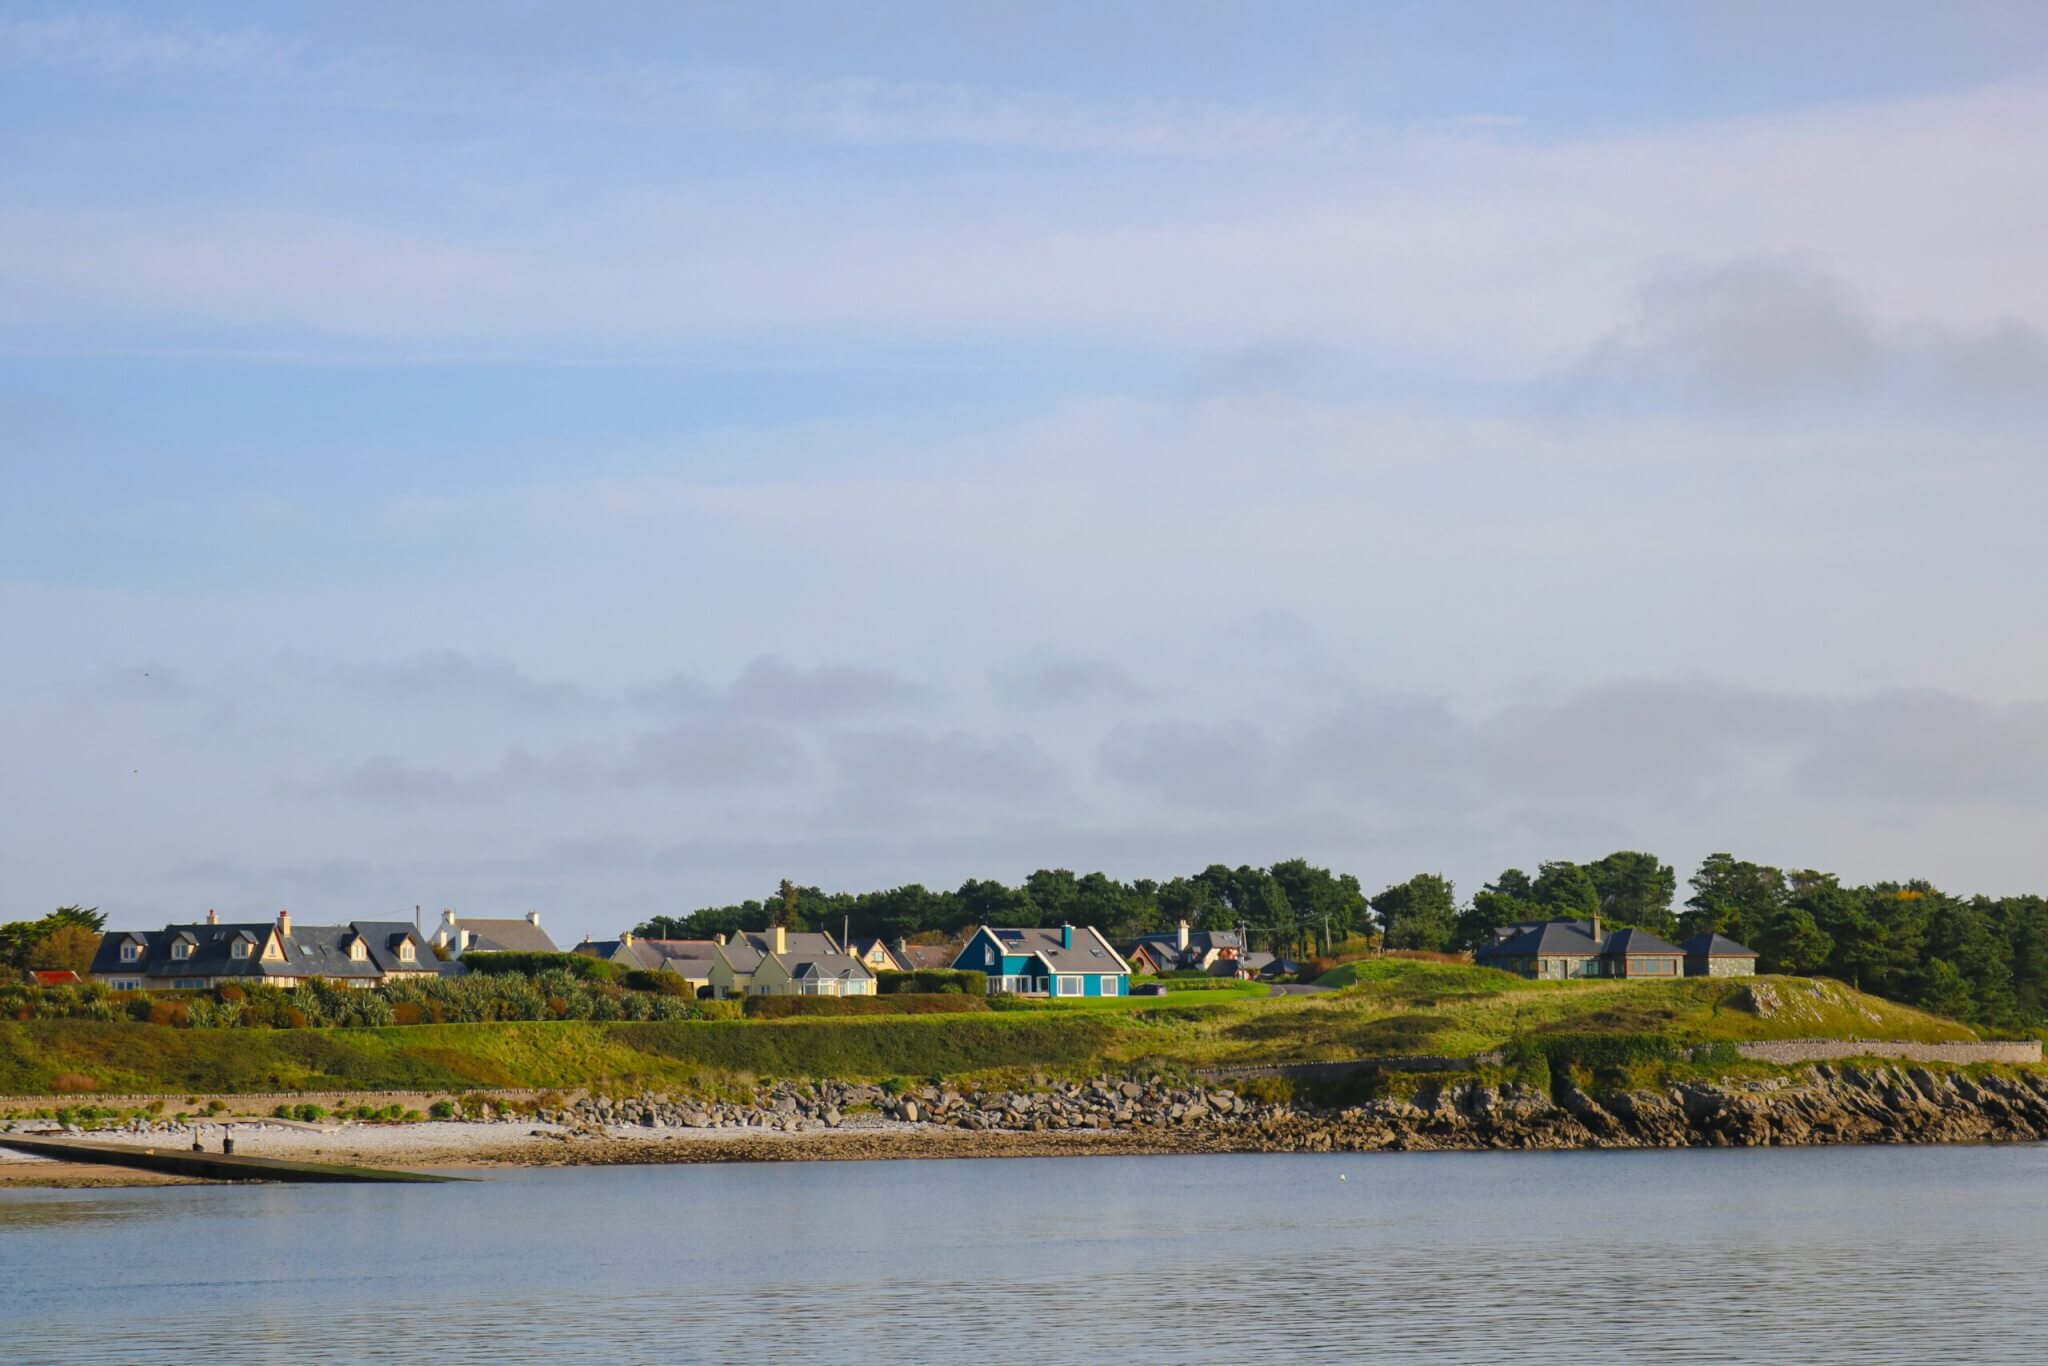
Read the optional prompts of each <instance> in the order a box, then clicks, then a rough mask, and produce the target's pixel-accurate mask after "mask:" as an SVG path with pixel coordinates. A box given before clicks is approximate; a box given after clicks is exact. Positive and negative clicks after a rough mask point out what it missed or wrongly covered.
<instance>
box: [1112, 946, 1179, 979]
mask: <svg viewBox="0 0 2048 1366" xmlns="http://www.w3.org/2000/svg"><path fill="white" fill-rule="evenodd" d="M1123 954H1124V961H1125V962H1126V963H1129V964H1130V965H1131V971H1132V972H1133V973H1141V974H1144V975H1145V976H1152V977H1156V976H1157V975H1159V974H1160V973H1162V972H1172V971H1173V970H1174V964H1175V963H1177V962H1179V961H1180V959H1179V955H1177V954H1176V953H1175V952H1174V949H1173V941H1172V940H1168V941H1167V942H1166V943H1164V944H1155V943H1151V942H1149V941H1147V940H1143V939H1140V940H1139V941H1138V942H1137V943H1135V944H1132V945H1131V946H1129V947H1128V948H1126V949H1125V950H1124V951H1123Z"/></svg>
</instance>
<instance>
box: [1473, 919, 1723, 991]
mask: <svg viewBox="0 0 2048 1366" xmlns="http://www.w3.org/2000/svg"><path fill="white" fill-rule="evenodd" d="M1729 943H1730V946H1731V947H1732V948H1735V949H1739V950H1741V951H1742V952H1743V953H1748V950H1746V949H1742V946H1741V945H1739V944H1734V943H1733V941H1729ZM1751 957H1752V959H1753V958H1754V955H1751ZM1472 961H1473V962H1475V963H1477V964H1479V965H1480V966H1481V967H1489V968H1499V969H1501V970H1502V971H1505V972H1512V973H1514V974H1516V975H1517V976H1520V977H1531V978H1543V979H1550V980H1565V979H1576V978H1585V977H1624V978H1632V979H1633V978H1672V977H1681V976H1687V975H1704V974H1703V973H1693V971H1692V968H1691V964H1690V958H1689V955H1688V952H1687V950H1685V949H1681V948H1680V947H1678V946H1677V945H1676V944H1668V943H1666V942H1665V941H1663V940H1662V939H1659V938H1658V937H1657V936H1656V935H1654V934H1651V933H1650V932H1649V931H1648V930H1637V929H1624V930H1615V931H1614V932H1612V933H1611V934H1603V933H1602V932H1601V929H1600V917H1599V916H1597V915H1596V916H1594V917H1593V918H1592V919H1591V920H1535V921H1524V922H1522V923H1520V924H1515V925H1502V926H1499V927H1498V928H1496V929H1495V930H1494V931H1493V938H1492V939H1491V940H1489V941H1488V942H1487V943H1484V944H1481V945H1480V946H1479V948H1478V949H1476V950H1475V951H1474V952H1473V954H1472ZM1703 961H1704V960H1703Z"/></svg>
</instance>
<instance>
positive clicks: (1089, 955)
mask: <svg viewBox="0 0 2048 1366" xmlns="http://www.w3.org/2000/svg"><path fill="white" fill-rule="evenodd" d="M981 928H982V929H983V930H987V931H988V932H989V933H990V934H992V935H994V936H995V937H996V940H997V942H998V943H1000V944H1001V945H1002V946H1003V953H1004V955H1005V956H1016V955H1020V954H1022V955H1028V956H1033V957H1037V958H1039V959H1042V960H1043V961H1044V962H1045V964H1046V965H1047V966H1048V967H1050V968H1051V969H1052V970H1053V971H1054V972H1056V973H1060V972H1094V973H1103V972H1111V973H1118V974H1121V975H1128V974H1129V973H1130V970H1131V969H1130V965H1129V964H1128V963H1126V962H1124V960H1123V959H1122V958H1121V957H1120V956H1118V954H1117V951H1116V950H1115V949H1113V948H1111V947H1110V946H1109V941H1108V940H1107V939H1104V938H1103V937H1102V932H1101V931H1100V930H1097V929H1096V928H1095V927H1094V926H1093V925H1076V926H1074V927H1073V930H1074V943H1073V946H1072V947H1071V948H1069V947H1066V946H1064V945H1062V944H1061V943H1060V931H1061V927H1060V926H1057V925H1054V926H1050V927H1039V926H1033V927H1032V928H1030V929H995V928H993V927H991V926H988V925H983V926H982V927H981ZM977 933H978V932H977ZM969 942H970V943H971V942H972V941H971V940H970V941H969ZM966 951H967V950H966V946H965V945H962V946H961V950H960V953H961V954H963V955H964V954H965V953H966ZM954 961H955V962H958V961H959V957H958V956H956V957H955V959H954ZM977 970H979V969H977Z"/></svg>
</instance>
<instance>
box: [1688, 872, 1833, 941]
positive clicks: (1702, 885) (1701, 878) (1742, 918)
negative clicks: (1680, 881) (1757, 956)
mask: <svg viewBox="0 0 2048 1366" xmlns="http://www.w3.org/2000/svg"><path fill="white" fill-rule="evenodd" d="M1784 904H1785V875H1784V874H1783V873H1781V872H1779V871H1778V870H1777V869H1776V868H1771V867H1768V866H1766V865H1764V864H1761V863H1747V862H1744V861H1743V860H1741V859H1738V858H1736V857H1735V856H1734V855H1733V854H1709V855H1707V857H1706V858H1705V860H1703V861H1702V862H1701V864H1700V866H1699V871H1698V872H1696V873H1694V874H1693V875H1692V895H1691V896H1690V897H1688V898H1686V902H1685V905H1686V910H1685V913H1684V914H1683V915H1681V916H1679V917H1678V932H1679V933H1680V934H1681V935H1695V934H1698V933H1700V932H1701V931H1702V930H1712V931H1713V932H1714V933H1716V934H1725V935H1727V936H1728V937H1729V938H1730V939H1733V940H1735V941H1736V942H1737V943H1740V944H1747V945H1749V947H1750V948H1755V947H1756V945H1754V944H1751V943H1750V941H1751V940H1752V939H1755V938H1757V937H1758V936H1759V935H1760V934H1761V933H1762V929H1763V926H1764V925H1766V924H1767V923H1769V921H1770V918H1771V916H1772V915H1773V914H1774V913H1775V912H1776V911H1777V909H1778V908H1779V907H1780V906H1782V905H1784ZM1814 918H1815V919H1816V920H1818V921H1821V929H1823V930H1828V926H1827V924H1826V922H1825V921H1824V920H1822V919H1821V917H1820V916H1818V915H1816V916H1815V917H1814ZM1828 932H1829V933H1830V935H1833V931H1831V930H1829V931H1828ZM1833 937H1834V939H1835V942H1836V944H1837V945H1838V946H1839V944H1840V943H1841V937H1840V936H1839V935H1833Z"/></svg>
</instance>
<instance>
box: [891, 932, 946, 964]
mask: <svg viewBox="0 0 2048 1366" xmlns="http://www.w3.org/2000/svg"><path fill="white" fill-rule="evenodd" d="M889 952H891V953H893V954H895V955H896V961H897V962H899V963H901V964H902V965H903V970H904V971H905V972H921V971H934V970H936V971H939V972H945V971H947V970H948V969H950V968H951V967H952V966H953V960H954V959H955V958H958V957H959V956H960V946H959V945H958V944H911V943H907V942H905V941H904V940H901V939H898V940H897V941H896V943H895V945H894V947H892V948H891V949H890V950H889Z"/></svg>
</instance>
